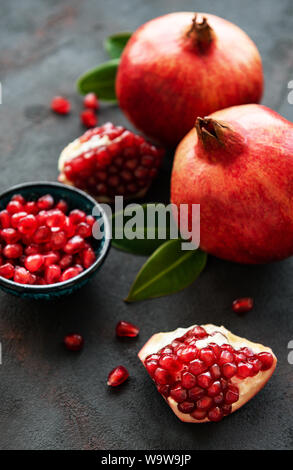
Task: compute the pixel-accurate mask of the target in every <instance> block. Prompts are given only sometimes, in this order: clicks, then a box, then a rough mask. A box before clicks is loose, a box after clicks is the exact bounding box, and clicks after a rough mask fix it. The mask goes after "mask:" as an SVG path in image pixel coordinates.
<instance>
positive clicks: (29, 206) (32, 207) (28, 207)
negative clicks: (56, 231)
mask: <svg viewBox="0 0 293 470" xmlns="http://www.w3.org/2000/svg"><path fill="white" fill-rule="evenodd" d="M23 209H24V211H25V212H27V213H28V214H34V215H36V214H37V213H38V211H39V209H38V205H37V203H36V201H29V202H27V203H26V204H25V206H24V208H23Z"/></svg>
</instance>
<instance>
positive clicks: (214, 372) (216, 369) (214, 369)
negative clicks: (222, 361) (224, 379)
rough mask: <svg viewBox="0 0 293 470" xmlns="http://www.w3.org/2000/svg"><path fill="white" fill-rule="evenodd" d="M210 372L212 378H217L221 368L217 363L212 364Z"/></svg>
mask: <svg viewBox="0 0 293 470" xmlns="http://www.w3.org/2000/svg"><path fill="white" fill-rule="evenodd" d="M210 373H211V376H212V377H213V379H219V378H220V377H221V368H220V366H219V365H218V364H213V365H212V366H211V367H210Z"/></svg>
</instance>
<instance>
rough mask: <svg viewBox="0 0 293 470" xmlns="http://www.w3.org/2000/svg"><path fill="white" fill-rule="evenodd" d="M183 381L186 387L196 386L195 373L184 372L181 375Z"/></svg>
mask: <svg viewBox="0 0 293 470" xmlns="http://www.w3.org/2000/svg"><path fill="white" fill-rule="evenodd" d="M181 383H182V386H183V387H184V388H186V389H187V390H189V389H191V388H193V387H195V385H196V378H195V376H194V375H193V374H191V373H190V372H183V374H182V376H181Z"/></svg>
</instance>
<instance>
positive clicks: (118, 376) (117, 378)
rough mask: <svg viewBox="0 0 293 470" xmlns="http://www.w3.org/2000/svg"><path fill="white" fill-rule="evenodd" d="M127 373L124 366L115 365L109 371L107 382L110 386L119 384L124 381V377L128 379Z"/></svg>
mask: <svg viewBox="0 0 293 470" xmlns="http://www.w3.org/2000/svg"><path fill="white" fill-rule="evenodd" d="M128 377H129V373H128V370H127V369H126V367H124V366H117V367H115V369H113V370H111V372H110V373H109V375H108V382H107V384H108V385H109V386H110V387H117V386H118V385H121V384H122V383H123V382H125V380H126V379H128Z"/></svg>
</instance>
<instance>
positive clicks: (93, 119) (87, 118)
mask: <svg viewBox="0 0 293 470" xmlns="http://www.w3.org/2000/svg"><path fill="white" fill-rule="evenodd" d="M80 120H81V122H82V124H84V125H85V126H86V127H95V126H96V125H97V123H98V118H97V116H96V115H95V113H94V111H93V110H92V109H85V110H84V111H82V112H81V113H80Z"/></svg>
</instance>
